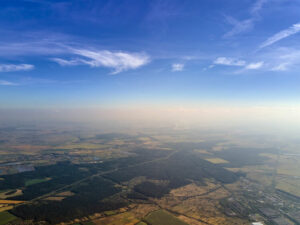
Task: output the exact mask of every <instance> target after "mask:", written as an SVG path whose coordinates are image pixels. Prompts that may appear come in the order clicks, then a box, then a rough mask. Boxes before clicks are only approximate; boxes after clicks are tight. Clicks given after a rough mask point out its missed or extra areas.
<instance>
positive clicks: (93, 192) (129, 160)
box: [0, 129, 300, 225]
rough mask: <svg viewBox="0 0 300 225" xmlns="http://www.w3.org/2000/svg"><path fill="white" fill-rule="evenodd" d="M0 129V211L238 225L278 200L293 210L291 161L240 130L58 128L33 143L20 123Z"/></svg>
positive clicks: (71, 219) (35, 217)
mask: <svg viewBox="0 0 300 225" xmlns="http://www.w3.org/2000/svg"><path fill="white" fill-rule="evenodd" d="M39 132H40V135H37V133H39ZM2 134H3V136H2V137H1V136H0V139H1V138H2V139H3V140H5V141H3V143H4V144H3V145H1V146H0V152H1V154H2V156H3V157H4V158H5V160H6V162H5V163H4V164H0V168H3V169H0V170H1V171H2V174H1V175H0V206H1V208H0V210H1V211H3V212H10V213H11V214H8V215H14V218H15V217H18V218H19V220H23V221H26V222H28V221H34V223H37V222H41V223H42V222H45V221H46V222H47V223H48V224H58V223H62V222H64V223H65V224H67V225H71V224H81V225H82V224H87V223H93V224H99V225H101V224H111V225H119V224H120V225H121V224H128V225H135V224H145V223H146V224H157V222H158V221H165V220H169V221H173V222H172V223H173V224H177V223H178V224H191V225H202V224H228V225H231V224H239V225H240V224H249V222H251V221H255V220H262V221H265V222H266V223H267V222H268V221H269V218H266V217H265V216H264V215H261V214H260V213H261V208H268V207H270V205H272V206H273V207H276V208H278V209H280V210H281V211H279V214H280V213H281V212H283V211H284V210H287V208H283V207H281V205H284V206H285V207H286V205H287V204H291V205H294V208H288V210H289V211H285V212H286V213H289V214H288V215H289V217H291V218H296V216H295V215H296V214H297V213H296V212H297V209H298V208H297V207H300V206H298V205H297V199H296V196H297V192H298V191H299V188H298V187H299V186H298V184H299V183H298V181H299V180H298V178H297V177H298V176H299V174H298V172H297V171H299V170H298V169H299V168H298V167H297V166H298V164H297V162H298V161H297V160H298V158H297V157H290V156H289V155H288V154H286V152H281V153H280V156H279V157H278V152H276V151H273V152H272V146H271V145H270V146H268V145H266V143H264V145H263V146H262V145H260V144H257V145H254V144H253V141H249V140H247V139H243V138H242V137H239V138H236V137H235V138H228V137H227V139H226V140H225V138H224V137H223V136H222V135H221V134H220V136H218V135H214V136H213V137H211V136H210V135H208V134H206V133H201V132H200V133H199V134H197V135H196V134H195V133H189V132H188V133H185V132H182V133H181V132H179V131H176V132H169V131H164V132H161V133H160V132H159V131H155V132H154V131H153V132H152V131H149V132H148V133H147V134H143V133H139V134H138V135H137V134H135V133H134V132H133V133H132V134H127V133H125V134H122V133H102V134H99V133H97V132H94V133H93V132H91V131H86V132H83V131H81V132H80V133H77V132H74V131H73V130H69V131H63V130H59V129H55V130H47V131H45V130H36V131H35V135H36V138H35V139H34V140H30V138H29V137H30V132H29V131H26V132H25V131H24V130H14V131H13V132H4V133H2ZM17 137H19V138H17ZM21 137H22V138H21ZM24 137H28V138H24ZM199 137H201V138H199ZM16 139H18V142H22V143H16V141H15V140H16ZM20 140H22V141H20ZM254 140H255V138H254ZM249 146H251V150H250V147H249ZM2 149H3V150H2ZM4 149H5V150H4ZM295 160H296V161H295ZM8 162H9V163H8ZM274 166H275V169H274ZM287 184H288V185H287ZM294 198H295V199H294ZM262 199H263V201H264V203H261V200H262ZM270 199H271V200H270ZM274 199H276V201H275V200H274ZM272 201H273V202H272ZM255 215H259V216H258V217H257V216H255ZM280 215H281V217H283V218H287V217H286V214H280ZM281 217H278V220H279V219H280V218H281ZM289 217H288V218H289ZM28 223H29V222H28Z"/></svg>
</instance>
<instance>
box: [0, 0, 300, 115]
mask: <svg viewBox="0 0 300 225" xmlns="http://www.w3.org/2000/svg"><path fill="white" fill-rule="evenodd" d="M299 12H300V1H297V0H201V1H199V0H127V1H125V0H123V1H122V0H101V1H97V0H73V1H66V0H1V1H0V108H2V109H14V108H16V109H28V108H34V109H39V108H41V109H42V108H51V109H54V108H93V107H100V108H124V107H125V108H126V107H133V108H134V107H140V106H144V107H149V106H155V107H158V106H170V107H188V106H189V107H196V106H201V107H203V106H210V107H227V106H243V107H261V106H264V107H265V106H268V107H289V108H290V107H298V106H299V99H300V89H299V83H300V73H299V72H300V13H299Z"/></svg>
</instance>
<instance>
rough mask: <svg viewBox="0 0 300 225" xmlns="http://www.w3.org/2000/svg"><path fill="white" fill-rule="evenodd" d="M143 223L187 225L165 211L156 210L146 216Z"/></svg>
mask: <svg viewBox="0 0 300 225" xmlns="http://www.w3.org/2000/svg"><path fill="white" fill-rule="evenodd" d="M145 221H146V222H147V223H148V224H150V225H187V223H185V222H183V221H181V220H179V219H178V218H176V217H175V216H173V215H172V214H170V213H168V212H166V211H165V210H157V211H154V212H152V213H150V214H149V215H148V216H146V218H145Z"/></svg>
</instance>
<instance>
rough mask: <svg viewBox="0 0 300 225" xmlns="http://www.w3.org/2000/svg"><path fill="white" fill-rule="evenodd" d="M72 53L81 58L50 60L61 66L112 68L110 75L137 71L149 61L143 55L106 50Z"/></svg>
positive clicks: (73, 51)
mask: <svg viewBox="0 0 300 225" xmlns="http://www.w3.org/2000/svg"><path fill="white" fill-rule="evenodd" d="M72 53H73V54H75V55H78V56H81V58H76V59H71V60H66V59H61V58H53V59H52V60H53V61H55V62H57V63H58V64H60V65H62V66H74V65H80V64H86V65H89V66H91V67H107V68H112V69H113V72H112V74H117V73H120V72H123V71H127V70H130V69H137V68H139V67H141V66H143V65H145V64H147V63H148V62H149V61H150V58H149V56H148V55H147V54H144V53H127V52H122V51H117V52H112V51H108V50H101V51H91V50H85V49H72Z"/></svg>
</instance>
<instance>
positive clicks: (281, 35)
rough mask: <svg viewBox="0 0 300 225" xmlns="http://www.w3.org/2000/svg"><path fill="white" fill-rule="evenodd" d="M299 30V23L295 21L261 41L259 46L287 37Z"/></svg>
mask: <svg viewBox="0 0 300 225" xmlns="http://www.w3.org/2000/svg"><path fill="white" fill-rule="evenodd" d="M298 32H300V23H296V24H294V25H292V26H291V27H289V28H288V29H285V30H282V31H280V32H278V33H277V34H275V35H273V36H272V37H270V38H268V39H267V40H266V41H265V42H263V43H262V44H261V45H260V46H259V48H265V47H267V46H270V45H272V44H274V43H276V42H278V41H280V40H282V39H284V38H287V37H289V36H291V35H294V34H297V33H298Z"/></svg>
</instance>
